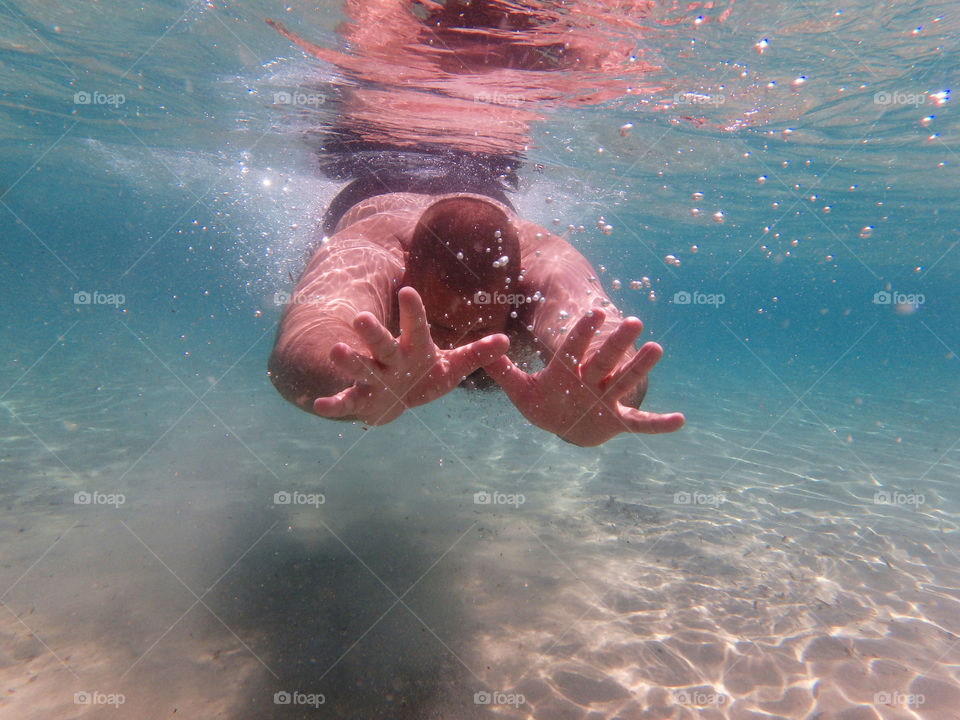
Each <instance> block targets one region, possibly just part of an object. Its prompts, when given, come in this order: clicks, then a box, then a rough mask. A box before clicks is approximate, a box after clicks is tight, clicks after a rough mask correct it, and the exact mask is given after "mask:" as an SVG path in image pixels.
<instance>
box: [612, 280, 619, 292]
mask: <svg viewBox="0 0 960 720" xmlns="http://www.w3.org/2000/svg"><path fill="white" fill-rule="evenodd" d="M610 284H611V285H612V286H613V289H614V290H619V289H620V285H621V283H620V281H619V280H614V281H613V282H612V283H610Z"/></svg>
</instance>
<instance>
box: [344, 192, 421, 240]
mask: <svg viewBox="0 0 960 720" xmlns="http://www.w3.org/2000/svg"><path fill="white" fill-rule="evenodd" d="M431 200H432V198H431V197H430V196H429V195H418V194H416V193H402V192H395V193H386V194H384V195H374V196H373V197H369V198H366V199H365V200H361V201H360V202H358V203H357V204H356V205H354V206H353V207H351V208H350V209H349V210H347V212H346V213H344V215H343V217H342V218H340V222H338V223H337V227H336V230H335V232H334V234H336V233H340V232H342V231H344V230H346V229H347V228H349V227H350V226H351V225H354V224H356V223H358V222H360V221H361V220H365V219H367V218H369V217H371V216H373V215H381V214H383V215H386V216H390V217H395V218H397V219H398V220H401V219H403V220H406V219H407V216H409V215H411V214H415V215H417V216H419V214H420V213H421V212H422V211H423V209H424V208H425V207H426V206H427V205H429V204H430V202H431Z"/></svg>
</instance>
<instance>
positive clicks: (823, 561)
mask: <svg viewBox="0 0 960 720" xmlns="http://www.w3.org/2000/svg"><path fill="white" fill-rule="evenodd" d="M237 375H238V377H237V378H234V379H233V380H231V379H229V378H228V379H227V380H226V381H225V382H224V383H223V384H222V385H221V386H218V387H217V388H215V390H214V391H213V392H211V393H210V394H209V395H208V396H206V397H205V400H204V405H198V406H196V407H194V409H193V410H190V411H189V412H188V413H187V414H186V415H183V413H184V412H185V411H186V410H187V409H188V408H189V407H190V405H191V404H192V402H193V398H191V397H190V395H189V394H188V393H186V392H182V391H181V392H176V391H175V390H176V389H175V388H174V387H173V386H170V387H166V388H164V389H163V390H161V389H160V388H154V389H152V390H146V391H145V395H144V397H139V396H138V392H139V390H138V388H137V386H136V385H135V384H132V385H120V384H117V385H116V387H105V388H104V389H103V390H102V391H101V392H103V393H107V394H106V395H103V396H102V397H105V398H109V401H108V402H105V403H102V402H100V401H99V400H98V401H93V400H90V399H89V397H90V396H89V395H88V396H87V397H88V399H87V402H86V405H84V404H83V402H82V400H81V398H80V397H79V396H78V397H77V406H76V408H75V410H74V411H73V412H71V413H70V414H69V421H68V423H67V424H64V421H63V420H62V419H59V418H58V419H57V420H53V419H52V418H53V417H54V415H53V414H52V413H50V407H49V406H48V405H46V404H45V403H47V402H53V397H54V393H53V392H51V394H50V399H49V400H42V399H37V398H33V399H32V400H28V399H27V398H28V397H29V395H27V394H26V393H24V394H23V395H20V396H18V395H17V393H13V394H12V395H11V397H10V398H8V400H7V402H9V403H10V404H9V406H8V410H10V411H12V412H13V413H16V417H19V418H22V419H24V420H25V421H27V423H28V424H29V425H30V428H31V430H32V431H33V432H34V433H36V437H34V436H33V435H32V434H31V432H30V431H28V430H27V429H25V428H23V426H22V425H20V424H19V423H18V421H16V420H15V419H13V417H12V416H10V417H9V419H10V422H9V423H8V424H7V425H6V426H5V427H6V429H7V430H6V432H7V435H6V436H5V438H4V441H3V452H2V457H3V462H2V463H0V468H3V470H4V473H5V474H4V478H5V483H4V486H3V501H4V507H5V510H4V512H5V517H6V521H5V522H4V523H3V525H2V528H0V543H2V547H3V548H4V550H3V566H2V568H0V583H2V587H0V592H2V593H3V595H2V602H3V609H4V611H5V612H3V613H2V614H0V636H2V643H0V648H2V650H0V653H2V654H0V680H2V683H3V690H4V691H3V695H2V696H0V697H2V699H0V717H3V718H18V719H21V718H25V719H29V718H44V719H45V720H49V719H53V718H74V717H136V718H167V717H205V718H214V717H220V718H238V719H241V720H246V719H247V718H249V719H251V720H252V719H253V718H272V717H277V718H286V717H319V716H324V717H339V718H360V717H363V718H373V717H382V718H428V717H438V718H439V717H443V718H468V717H469V718H485V717H512V718H538V719H539V718H549V719H550V720H554V719H557V718H590V719H591V720H599V718H609V719H613V718H623V719H626V718H711V719H713V718H716V719H720V718H730V719H731V720H732V719H735V718H736V719H740V718H821V719H824V718H843V719H844V720H853V719H860V718H864V719H866V718H884V719H885V720H887V719H889V720H893V719H897V720H899V719H900V718H925V719H927V718H929V719H931V720H941V719H943V718H953V717H960V710H958V708H960V678H958V660H960V643H958V639H960V638H958V635H960V571H958V568H960V563H958V555H957V543H956V536H957V512H956V509H957V508H958V506H960V504H958V502H957V492H956V489H955V487H954V486H953V485H954V479H955V478H956V476H957V471H958V468H957V461H956V456H955V454H954V455H950V454H949V453H948V454H946V455H945V456H944V457H943V458H942V460H941V461H940V462H939V463H938V464H934V460H935V459H936V454H934V453H933V452H932V448H929V447H925V446H923V445H922V444H921V443H919V442H914V441H915V440H916V441H918V440H919V433H920V430H921V429H922V428H920V429H916V432H917V436H916V437H914V436H910V435H907V436H906V439H907V442H905V443H894V442H892V441H891V439H890V438H889V437H887V436H886V435H885V434H884V433H882V432H876V431H875V425H873V424H863V427H860V426H859V425H858V423H861V420H860V419H858V417H857V416H856V411H847V410H844V409H843V407H842V405H841V404H839V401H838V400H837V399H836V398H835V397H834V396H833V395H832V394H831V393H830V392H829V389H824V392H823V395H821V396H818V397H816V398H808V399H807V402H808V403H810V404H811V406H812V407H814V408H816V410H817V414H818V415H820V416H822V417H830V418H831V419H832V420H833V421H835V422H836V424H837V427H838V428H841V429H842V432H841V436H840V437H834V436H832V435H833V433H832V432H831V430H830V429H828V428H825V427H823V426H821V425H820V424H819V423H818V422H817V421H816V420H814V419H813V418H812V417H811V416H810V415H809V414H808V413H805V412H804V411H803V410H793V411H787V414H786V415H784V416H783V419H782V420H781V421H780V422H779V423H777V424H776V425H775V426H774V428H773V430H771V431H769V432H768V433H767V434H766V435H764V434H763V432H764V431H765V430H768V429H769V427H770V425H771V416H770V415H769V408H768V409H761V405H762V403H760V402H759V401H758V399H757V398H753V397H751V396H749V395H748V394H746V393H747V392H748V390H747V389H744V390H743V394H742V395H738V396H737V397H738V401H737V402H733V401H729V402H727V403H724V404H720V405H719V406H718V407H716V408H715V409H714V410H712V411H710V414H705V413H695V412H691V413H690V415H691V418H692V422H691V423H690V425H689V427H687V428H686V429H684V431H683V432H682V433H680V434H678V435H676V436H674V437H670V438H645V439H636V440H632V441H631V440H619V441H616V442H613V443H611V444H608V445H607V446H605V448H604V449H603V450H602V451H594V450H589V451H588V450H581V449H577V448H574V447H571V446H568V445H565V444H564V443H562V442H559V441H554V440H553V439H551V438H548V437H547V436H545V435H543V434H541V433H540V432H539V431H535V430H533V429H530V428H527V427H525V426H523V424H522V423H520V422H519V421H518V419H517V418H516V416H515V415H514V412H513V411H512V409H511V408H510V407H509V406H508V405H507V404H506V403H505V402H504V401H503V400H502V398H500V397H499V396H498V395H496V394H481V395H466V394H463V393H458V394H455V395H453V396H451V397H449V398H447V399H445V400H444V401H442V402H441V403H438V404H437V405H436V406H433V407H430V408H425V409H423V410H421V411H418V413H417V415H416V417H414V416H411V417H409V418H407V419H405V420H404V421H403V422H402V423H399V424H395V425H393V426H388V427H386V428H381V429H377V430H369V431H365V430H363V429H361V428H359V427H355V426H351V425H340V424H336V425H335V424H323V423H312V422H311V421H310V418H308V417H306V416H302V415H300V414H299V413H295V412H292V411H290V410H289V408H287V407H286V406H284V405H282V402H281V401H280V400H279V398H276V397H275V396H274V395H273V394H272V392H271V390H270V389H269V387H264V386H261V385H259V384H258V383H260V378H259V376H258V374H257V371H256V368H254V367H253V365H251V366H250V371H249V372H248V373H246V374H241V373H238V374H237ZM164 390H165V391H166V392H164ZM655 392H657V393H658V395H659V397H665V396H667V395H669V396H670V398H671V400H672V401H673V402H672V403H671V407H672V406H674V405H676V406H678V407H680V406H682V407H684V408H696V407H710V405H711V403H713V404H714V405H716V403H715V401H714V400H712V399H711V398H708V397H705V396H702V395H699V394H698V393H697V392H696V391H695V390H694V389H693V388H692V387H683V386H674V387H673V388H671V390H670V392H669V393H667V392H666V389H665V388H659V387H658V388H657V389H656V390H655ZM94 397H96V396H94ZM653 401H654V402H659V400H658V399H657V398H654V399H653ZM141 402H146V403H147V405H146V407H148V408H149V411H150V412H149V417H145V415H144V414H143V413H142V412H138V409H140V408H142V407H144V406H142V405H139V404H138V403H141ZM883 402H886V401H883V400H882V399H877V400H876V403H878V404H881V403H883ZM104 407H113V408H114V410H113V411H111V412H105V411H104ZM208 407H209V409H207V408H208ZM782 410H788V406H784V407H783V408H782ZM916 410H917V408H916V407H915V406H914V405H910V404H909V403H906V404H903V403H901V404H899V405H897V404H894V405H891V406H890V407H888V408H887V407H885V408H884V410H883V412H882V413H880V414H883V415H884V417H886V418H887V423H888V425H891V426H896V425H897V424H898V423H899V424H902V425H903V426H905V427H906V426H908V425H911V423H913V419H912V418H911V413H914V412H915V411H916ZM924 413H927V410H926V409H924ZM779 414H780V413H779V412H778V413H777V414H776V416H779ZM8 415H9V412H8ZM181 415H183V418H182V419H180V420H178V418H180V417H181ZM925 417H926V420H925V421H924V422H928V423H931V422H934V423H935V422H937V418H932V417H930V416H929V415H925ZM418 418H419V419H418ZM861 424H862V423H861ZM18 427H19V431H18ZM848 430H849V431H850V432H852V433H853V436H854V437H855V438H856V440H855V441H854V443H853V445H852V446H851V450H850V452H853V453H855V454H856V455H857V456H859V457H860V458H861V459H862V460H863V461H864V463H865V465H859V464H858V463H857V461H856V460H855V459H854V457H853V456H852V455H850V454H849V453H847V452H846V451H845V450H844V446H843V443H844V442H846V441H845V440H844V438H843V435H844V434H845V433H846V432H847V431H848ZM308 431H309V432H308ZM338 435H342V437H338ZM38 437H39V438H43V440H44V444H45V445H46V446H47V448H49V451H48V450H47V449H46V448H44V447H43V446H42V445H41V444H40V443H39V441H38V440H37V438H38ZM78 437H79V438H83V441H82V442H74V441H73V438H78ZM158 437H159V438H160V439H159V441H157V438H158ZM758 438H760V440H759V442H758ZM943 450H946V448H945V447H944V448H940V449H939V452H940V453H941V454H942V452H943ZM51 452H55V453H56V454H57V456H58V457H59V458H60V459H61V460H63V463H64V464H61V462H59V461H58V460H57V459H56V457H54V455H53V454H51ZM67 466H68V467H69V468H71V469H68V467H67ZM920 478H922V480H920ZM77 491H99V492H102V493H104V494H109V493H113V494H116V493H122V494H123V495H124V501H123V503H122V504H120V505H118V506H117V507H113V506H110V505H99V506H93V505H78V504H75V502H74V493H75V492H77ZM278 491H288V492H300V493H303V495H302V496H299V497H300V498H301V500H303V499H306V498H309V497H310V496H311V494H313V495H316V494H318V493H322V494H323V496H324V498H323V499H324V502H323V504H317V505H298V506H292V505H282V504H276V503H275V502H274V499H275V498H274V494H275V493H276V492H278ZM482 491H486V492H488V493H491V495H489V496H488V497H489V499H490V500H491V503H489V504H477V503H476V502H475V495H474V494H475V493H477V492H482ZM877 492H887V493H889V496H877V495H876V493H877ZM495 493H499V494H495ZM521 494H522V498H521V497H520V495H521ZM920 496H922V498H921V497H920ZM911 498H912V500H911ZM510 503H513V504H510ZM78 692H88V693H100V695H98V696H96V697H97V698H98V700H99V702H101V703H104V702H108V701H109V699H110V698H111V697H113V698H114V699H116V698H117V697H118V696H119V695H122V696H123V704H122V705H120V706H119V708H118V709H114V708H113V707H111V706H109V705H104V704H99V705H96V704H87V705H84V704H78V703H77V702H76V701H75V693H78ZM277 692H281V693H283V692H288V693H291V695H290V698H291V701H292V702H291V704H289V705H286V704H276V703H275V697H274V694H275V693H277ZM294 693H299V694H297V695H294ZM477 693H480V694H479V695H478V694H477ZM484 693H487V694H484ZM321 695H322V696H323V700H324V703H323V705H322V706H320V707H319V709H317V710H315V709H314V708H313V707H310V706H309V705H305V704H303V703H307V702H310V701H311V700H312V701H314V702H317V701H318V699H319V697H320V696H321ZM279 697H280V699H283V697H284V696H282V695H281V696H279ZM488 700H489V703H487V702H485V701H488ZM295 703H300V704H295Z"/></svg>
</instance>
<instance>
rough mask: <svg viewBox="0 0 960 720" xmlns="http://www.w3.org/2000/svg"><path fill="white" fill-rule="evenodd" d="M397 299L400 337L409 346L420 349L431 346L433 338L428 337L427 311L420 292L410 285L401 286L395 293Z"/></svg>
mask: <svg viewBox="0 0 960 720" xmlns="http://www.w3.org/2000/svg"><path fill="white" fill-rule="evenodd" d="M397 299H398V301H399V304H400V337H401V338H403V339H404V340H405V341H406V343H407V346H408V347H411V348H415V349H418V350H422V349H424V348H429V347H431V346H432V345H433V338H431V337H430V326H429V325H428V324H427V311H426V308H424V307H423V300H422V299H421V298H420V293H418V292H417V291H416V290H414V289H413V288H412V287H403V288H400V292H398V293H397Z"/></svg>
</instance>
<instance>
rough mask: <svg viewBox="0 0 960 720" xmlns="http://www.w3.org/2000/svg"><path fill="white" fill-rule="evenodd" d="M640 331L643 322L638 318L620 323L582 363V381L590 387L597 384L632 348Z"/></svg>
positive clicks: (629, 318) (627, 319) (630, 318)
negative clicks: (584, 362)
mask: <svg viewBox="0 0 960 720" xmlns="http://www.w3.org/2000/svg"><path fill="white" fill-rule="evenodd" d="M642 331H643V323H642V322H640V319H639V318H635V317H628V318H626V319H625V320H624V321H623V322H622V323H620V325H618V326H617V328H616V330H614V331H613V332H612V333H611V334H610V336H609V337H608V338H607V339H606V340H604V341H603V344H602V345H601V346H600V347H599V349H598V350H597V352H596V353H594V355H593V356H592V357H591V358H590V359H589V360H587V362H586V364H584V366H583V370H582V372H581V377H582V378H583V382H584V383H585V384H587V385H588V386H590V387H596V386H597V385H599V384H600V383H601V382H602V381H603V379H604V378H605V377H607V376H608V375H609V374H610V373H612V372H613V370H614V368H616V367H617V364H618V363H619V362H621V361H622V360H623V356H624V354H625V353H627V352H628V351H630V350H631V349H633V343H634V342H635V341H636V339H637V338H638V337H640V333H641V332H642Z"/></svg>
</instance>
